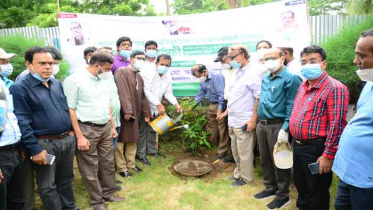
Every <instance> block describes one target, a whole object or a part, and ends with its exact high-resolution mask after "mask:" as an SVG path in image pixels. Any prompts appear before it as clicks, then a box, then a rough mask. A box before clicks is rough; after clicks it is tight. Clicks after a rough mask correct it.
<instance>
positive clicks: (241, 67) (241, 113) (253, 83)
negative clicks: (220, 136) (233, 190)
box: [227, 45, 263, 187]
mask: <svg viewBox="0 0 373 210" xmlns="http://www.w3.org/2000/svg"><path fill="white" fill-rule="evenodd" d="M249 58H250V55H249V51H248V50H247V48H246V46H244V45H235V46H232V47H230V48H229V51H228V59H229V60H230V65H231V66H232V67H233V68H236V69H237V72H236V77H235V80H234V82H233V83H232V85H231V87H230V93H231V94H230V95H229V98H228V109H227V112H228V126H229V136H230V137H231V139H232V143H231V146H232V153H233V157H234V160H235V162H236V165H237V167H236V168H235V170H234V173H233V176H232V177H230V180H231V181H233V183H232V184H231V186H232V187H240V186H243V185H246V184H247V183H249V182H253V181H254V166H253V162H254V145H255V128H256V123H257V109H258V103H259V96H260V91H261V89H260V86H261V83H262V77H263V73H262V72H261V71H260V70H259V68H258V66H257V64H255V63H251V62H250V61H249Z"/></svg>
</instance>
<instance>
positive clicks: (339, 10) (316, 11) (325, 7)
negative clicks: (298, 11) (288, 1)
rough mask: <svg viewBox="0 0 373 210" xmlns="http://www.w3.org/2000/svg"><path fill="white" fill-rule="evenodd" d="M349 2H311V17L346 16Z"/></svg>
mask: <svg viewBox="0 0 373 210" xmlns="http://www.w3.org/2000/svg"><path fill="white" fill-rule="evenodd" d="M347 2H348V0H309V1H308V8H309V11H310V15H311V16H316V15H332V14H345V13H346V10H345V8H346V6H347Z"/></svg>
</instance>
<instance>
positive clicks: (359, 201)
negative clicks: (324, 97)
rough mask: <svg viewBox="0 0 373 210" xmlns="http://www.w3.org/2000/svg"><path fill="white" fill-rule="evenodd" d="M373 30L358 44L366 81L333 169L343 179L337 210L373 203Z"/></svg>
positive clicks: (359, 72) (360, 72)
mask: <svg viewBox="0 0 373 210" xmlns="http://www.w3.org/2000/svg"><path fill="white" fill-rule="evenodd" d="M372 49H373V29H370V30H368V31H365V32H363V33H361V35H360V39H359V40H358V42H357V44H356V47H355V53H356V56H355V60H354V63H355V64H356V65H357V66H358V68H359V69H358V70H357V71H356V73H357V75H358V76H359V78H360V79H361V80H362V81H365V82H367V84H366V85H365V87H364V89H363V91H362V93H361V95H360V98H359V101H358V103H357V112H356V114H355V116H354V117H353V118H352V119H351V120H350V121H349V122H348V124H347V126H346V128H345V129H344V131H343V133H342V136H341V140H340V143H339V147H338V151H337V154H336V156H335V159H334V164H333V171H334V173H336V174H337V176H338V177H339V178H340V181H339V185H338V193H337V198H336V200H335V203H334V207H335V209H336V210H343V209H359V210H368V209H371V208H372V206H373V199H372V198H373V177H372V171H373V161H372V153H373V144H372V139H373V105H372V104H373V51H372Z"/></svg>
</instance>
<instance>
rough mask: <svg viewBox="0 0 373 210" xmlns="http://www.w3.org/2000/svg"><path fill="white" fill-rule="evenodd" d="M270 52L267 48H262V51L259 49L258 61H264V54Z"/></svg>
mask: <svg viewBox="0 0 373 210" xmlns="http://www.w3.org/2000/svg"><path fill="white" fill-rule="evenodd" d="M267 51H268V49H267V48H262V49H259V50H257V51H256V53H257V55H258V59H259V60H263V59H264V54H265V53H266V52H267Z"/></svg>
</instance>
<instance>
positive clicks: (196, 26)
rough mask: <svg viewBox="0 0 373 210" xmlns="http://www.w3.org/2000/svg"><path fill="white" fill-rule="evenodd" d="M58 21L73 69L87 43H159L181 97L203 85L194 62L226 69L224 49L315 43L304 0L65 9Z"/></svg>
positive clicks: (77, 67)
mask: <svg viewBox="0 0 373 210" xmlns="http://www.w3.org/2000/svg"><path fill="white" fill-rule="evenodd" d="M58 23H59V30H60V37H61V39H60V40H61V49H62V52H63V54H64V56H65V57H66V59H67V61H68V62H69V64H70V67H71V69H70V73H72V72H74V71H80V70H82V69H84V68H85V61H84V59H83V51H84V49H85V48H87V47H90V46H95V47H97V48H100V47H104V46H108V47H112V49H113V50H114V52H115V53H116V51H117V47H116V41H117V39H118V38H119V37H122V36H128V37H130V38H131V40H132V41H133V46H132V49H133V50H144V48H145V42H146V41H148V40H154V41H156V42H157V43H158V54H161V53H167V54H169V55H171V56H172V66H171V67H172V68H171V69H170V71H169V73H170V74H171V76H172V80H173V89H174V94H175V95H176V96H195V95H196V94H197V92H198V90H199V83H198V81H197V79H196V78H195V77H193V76H192V75H191V67H192V66H193V65H195V64H199V63H201V64H204V65H206V66H207V68H208V69H209V70H210V71H221V65H220V63H214V62H213V60H214V59H215V57H216V55H217V52H218V50H219V49H220V48H221V47H225V46H232V45H234V44H239V43H240V44H244V45H246V46H247V47H248V49H249V51H250V55H251V57H252V58H253V57H255V51H256V44H257V42H258V41H260V40H263V39H265V40H269V41H270V42H272V44H273V45H274V46H276V45H277V46H280V45H281V46H291V47H293V48H294V56H295V57H298V58H299V53H300V51H301V50H302V49H303V48H304V47H306V46H308V45H310V43H311V33H310V26H309V21H308V16H307V4H306V1H305V0H293V1H290V0H284V1H281V2H275V3H268V4H263V5H258V6H251V7H246V8H239V9H231V10H224V11H218V12H211V13H203V14H193V15H181V16H155V17H128V16H107V15H90V14H69V13H60V14H59V18H58ZM75 37H79V39H75ZM77 40H80V41H77Z"/></svg>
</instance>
